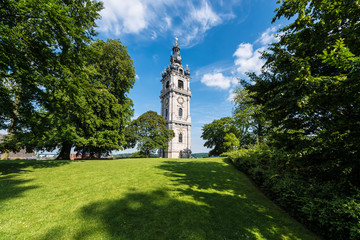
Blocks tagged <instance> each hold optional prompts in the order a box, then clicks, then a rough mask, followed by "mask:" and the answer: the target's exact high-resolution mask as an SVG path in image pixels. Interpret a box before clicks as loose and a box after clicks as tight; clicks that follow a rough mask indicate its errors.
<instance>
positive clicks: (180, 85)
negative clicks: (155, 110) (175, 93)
mask: <svg viewBox="0 0 360 240" xmlns="http://www.w3.org/2000/svg"><path fill="white" fill-rule="evenodd" d="M178 88H180V89H183V88H184V82H183V81H181V80H179V81H178Z"/></svg>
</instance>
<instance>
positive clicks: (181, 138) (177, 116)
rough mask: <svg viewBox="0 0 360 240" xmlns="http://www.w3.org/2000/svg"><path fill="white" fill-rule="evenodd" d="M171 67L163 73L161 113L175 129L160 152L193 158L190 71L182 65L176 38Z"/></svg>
mask: <svg viewBox="0 0 360 240" xmlns="http://www.w3.org/2000/svg"><path fill="white" fill-rule="evenodd" d="M175 40H176V41H175V44H174V46H173V48H172V54H171V56H170V66H168V67H167V68H166V69H165V71H164V72H163V73H162V79H161V83H162V90H161V92H160V99H161V115H162V116H163V117H164V118H165V121H166V127H167V129H172V130H174V132H175V137H174V138H173V139H172V140H171V141H170V142H169V147H168V149H164V150H161V151H160V155H161V157H165V158H191V117H190V98H191V91H190V79H191V78H190V70H189V69H188V66H187V67H186V69H184V67H183V66H182V60H181V56H180V47H179V46H178V43H177V40H178V39H177V38H175Z"/></svg>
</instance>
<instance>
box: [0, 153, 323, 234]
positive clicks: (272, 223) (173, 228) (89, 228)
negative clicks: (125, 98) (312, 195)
mask: <svg viewBox="0 0 360 240" xmlns="http://www.w3.org/2000/svg"><path fill="white" fill-rule="evenodd" d="M0 173H1V175H0V239H146V240H148V239H311V240H313V239H318V238H317V236H316V235H314V234H312V233H311V232H309V231H308V230H306V229H305V228H304V227H303V226H302V225H300V224H299V223H297V222H296V221H294V220H293V219H292V218H290V217H289V216H288V215H287V214H286V213H284V212H283V211H282V210H281V209H280V208H278V207H277V206H276V205H274V204H273V203H272V202H271V201H270V200H268V199H267V198H266V197H264V195H263V194H262V193H260V192H259V191H258V190H257V189H256V188H255V187H254V186H253V185H252V183H251V182H250V181H249V180H248V179H247V177H246V176H245V175H244V174H242V173H241V172H239V171H237V170H235V169H234V168H233V167H232V166H231V165H229V164H227V163H225V162H224V161H223V159H221V158H208V159H196V160H193V159H191V160H184V159H176V160H172V159H122V160H107V161H20V160H12V161H0Z"/></svg>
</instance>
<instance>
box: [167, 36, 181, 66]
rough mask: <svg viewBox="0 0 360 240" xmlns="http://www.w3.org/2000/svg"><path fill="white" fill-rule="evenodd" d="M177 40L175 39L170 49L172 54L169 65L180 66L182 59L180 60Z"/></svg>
mask: <svg viewBox="0 0 360 240" xmlns="http://www.w3.org/2000/svg"><path fill="white" fill-rule="evenodd" d="M177 40H178V38H175V44H174V46H173V48H172V54H171V56H170V63H171V64H176V63H177V64H179V65H181V64H182V59H181V55H180V47H179V45H178V43H177Z"/></svg>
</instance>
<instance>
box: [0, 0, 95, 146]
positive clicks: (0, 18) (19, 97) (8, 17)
mask: <svg viewBox="0 0 360 240" xmlns="http://www.w3.org/2000/svg"><path fill="white" fill-rule="evenodd" d="M101 8H102V4H101V3H100V2H98V1H95V0H79V1H74V0H70V1H61V0H46V1H43V0H28V1H15V0H4V1H1V3H0V75H1V83H0V92H1V100H0V105H1V108H0V115H1V117H0V127H1V128H2V129H5V130H7V131H8V133H9V137H8V140H12V138H14V141H9V144H3V145H2V151H5V152H6V151H9V150H15V151H16V150H18V149H19V148H20V147H23V145H24V144H22V143H21V142H19V141H16V140H21V141H23V140H25V139H26V138H22V136H23V135H24V133H28V132H33V131H36V130H40V129H42V126H41V124H39V123H41V121H40V120H39V119H41V115H40V113H41V112H42V111H49V110H48V107H49V105H50V104H53V105H56V103H55V102H54V101H53V100H54V99H55V98H56V97H57V96H56V91H55V90H56V89H66V90H65V91H68V92H72V90H74V89H75V88H74V84H73V79H74V78H71V76H72V75H74V74H75V72H76V71H78V70H79V69H81V67H82V66H83V60H82V52H83V51H84V49H86V48H87V46H88V43H89V42H90V41H91V39H92V37H93V36H95V31H94V27H95V26H96V25H95V20H96V19H98V18H99V11H100V10H101ZM70 79H71V81H70ZM77 79H80V78H77ZM77 85H80V83H79V82H78V83H77ZM73 92H74V91H73ZM73 92H72V93H73ZM74 95H76V94H74ZM53 114H57V113H55V112H54V113H53ZM27 139H32V137H29V136H28V138H27ZM40 140H41V139H40ZM26 147H27V148H28V150H29V149H30V150H32V148H35V147H36V146H35V144H34V143H32V144H27V146H26Z"/></svg>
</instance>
